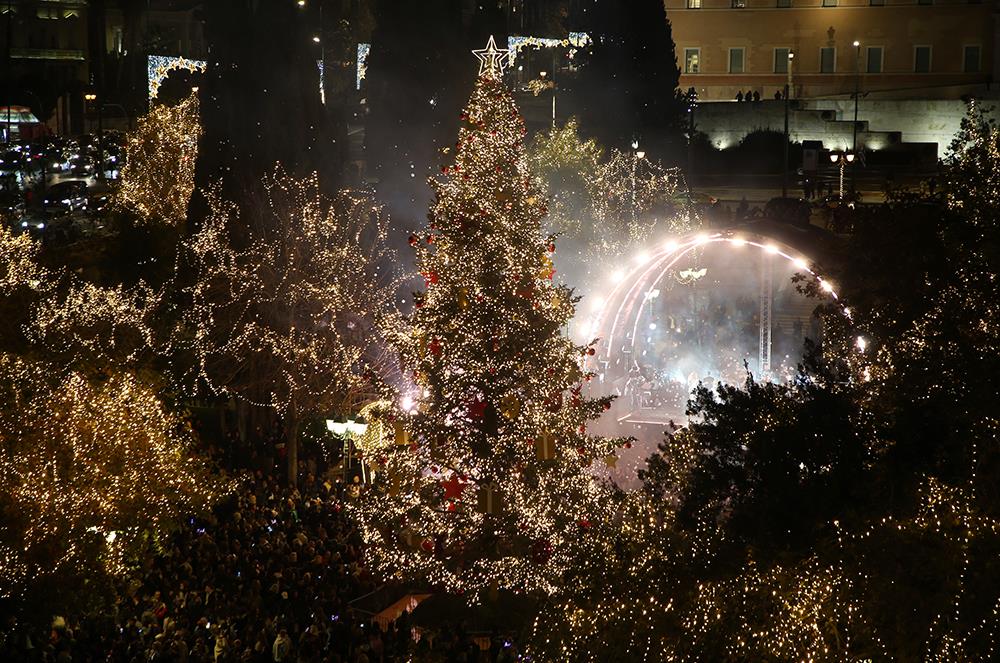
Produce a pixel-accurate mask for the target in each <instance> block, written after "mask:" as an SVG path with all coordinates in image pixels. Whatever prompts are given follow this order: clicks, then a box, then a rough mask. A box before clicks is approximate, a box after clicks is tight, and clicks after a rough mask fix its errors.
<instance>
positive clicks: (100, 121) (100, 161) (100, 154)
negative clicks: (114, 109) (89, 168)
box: [83, 92, 104, 180]
mask: <svg viewBox="0 0 1000 663" xmlns="http://www.w3.org/2000/svg"><path fill="white" fill-rule="evenodd" d="M83 98H84V99H86V100H87V101H88V102H90V103H91V104H93V103H94V102H97V179H100V180H103V179H104V113H103V112H102V111H103V109H102V105H103V103H102V101H101V100H98V99H97V95H96V94H95V93H93V92H89V93H87V94H85V95H83Z"/></svg>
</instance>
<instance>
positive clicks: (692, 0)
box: [688, 0, 701, 9]
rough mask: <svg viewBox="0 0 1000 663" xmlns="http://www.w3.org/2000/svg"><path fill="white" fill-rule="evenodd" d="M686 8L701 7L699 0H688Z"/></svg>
mask: <svg viewBox="0 0 1000 663" xmlns="http://www.w3.org/2000/svg"><path fill="white" fill-rule="evenodd" d="M688 9H701V0H688Z"/></svg>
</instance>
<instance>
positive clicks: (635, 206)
mask: <svg viewBox="0 0 1000 663" xmlns="http://www.w3.org/2000/svg"><path fill="white" fill-rule="evenodd" d="M632 150H633V151H634V155H635V158H633V159H632V227H633V228H635V227H636V223H637V222H638V216H639V209H638V204H637V201H636V179H635V178H636V171H637V170H638V168H639V160H640V159H645V158H646V153H645V152H644V151H642V150H640V149H639V141H638V140H633V141H632Z"/></svg>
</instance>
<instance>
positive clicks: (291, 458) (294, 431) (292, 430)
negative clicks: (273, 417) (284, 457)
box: [285, 415, 299, 488]
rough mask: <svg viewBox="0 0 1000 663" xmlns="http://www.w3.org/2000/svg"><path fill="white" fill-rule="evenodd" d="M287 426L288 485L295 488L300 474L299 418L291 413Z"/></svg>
mask: <svg viewBox="0 0 1000 663" xmlns="http://www.w3.org/2000/svg"><path fill="white" fill-rule="evenodd" d="M287 422H288V423H287V426H286V428H285V451H286V452H287V453H288V485H289V486H290V487H292V488H294V487H295V486H296V485H297V483H298V475H299V471H298V470H299V420H298V417H296V416H294V415H289V417H288V419H287Z"/></svg>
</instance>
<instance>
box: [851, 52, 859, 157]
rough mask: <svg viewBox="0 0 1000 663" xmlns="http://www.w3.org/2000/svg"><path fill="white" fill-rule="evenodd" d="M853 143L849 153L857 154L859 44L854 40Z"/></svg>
mask: <svg viewBox="0 0 1000 663" xmlns="http://www.w3.org/2000/svg"><path fill="white" fill-rule="evenodd" d="M854 49H855V57H854V141H853V142H852V143H851V151H852V152H854V153H855V154H857V153H858V97H859V96H860V94H861V42H860V41H858V40H857V39H855V40H854Z"/></svg>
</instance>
